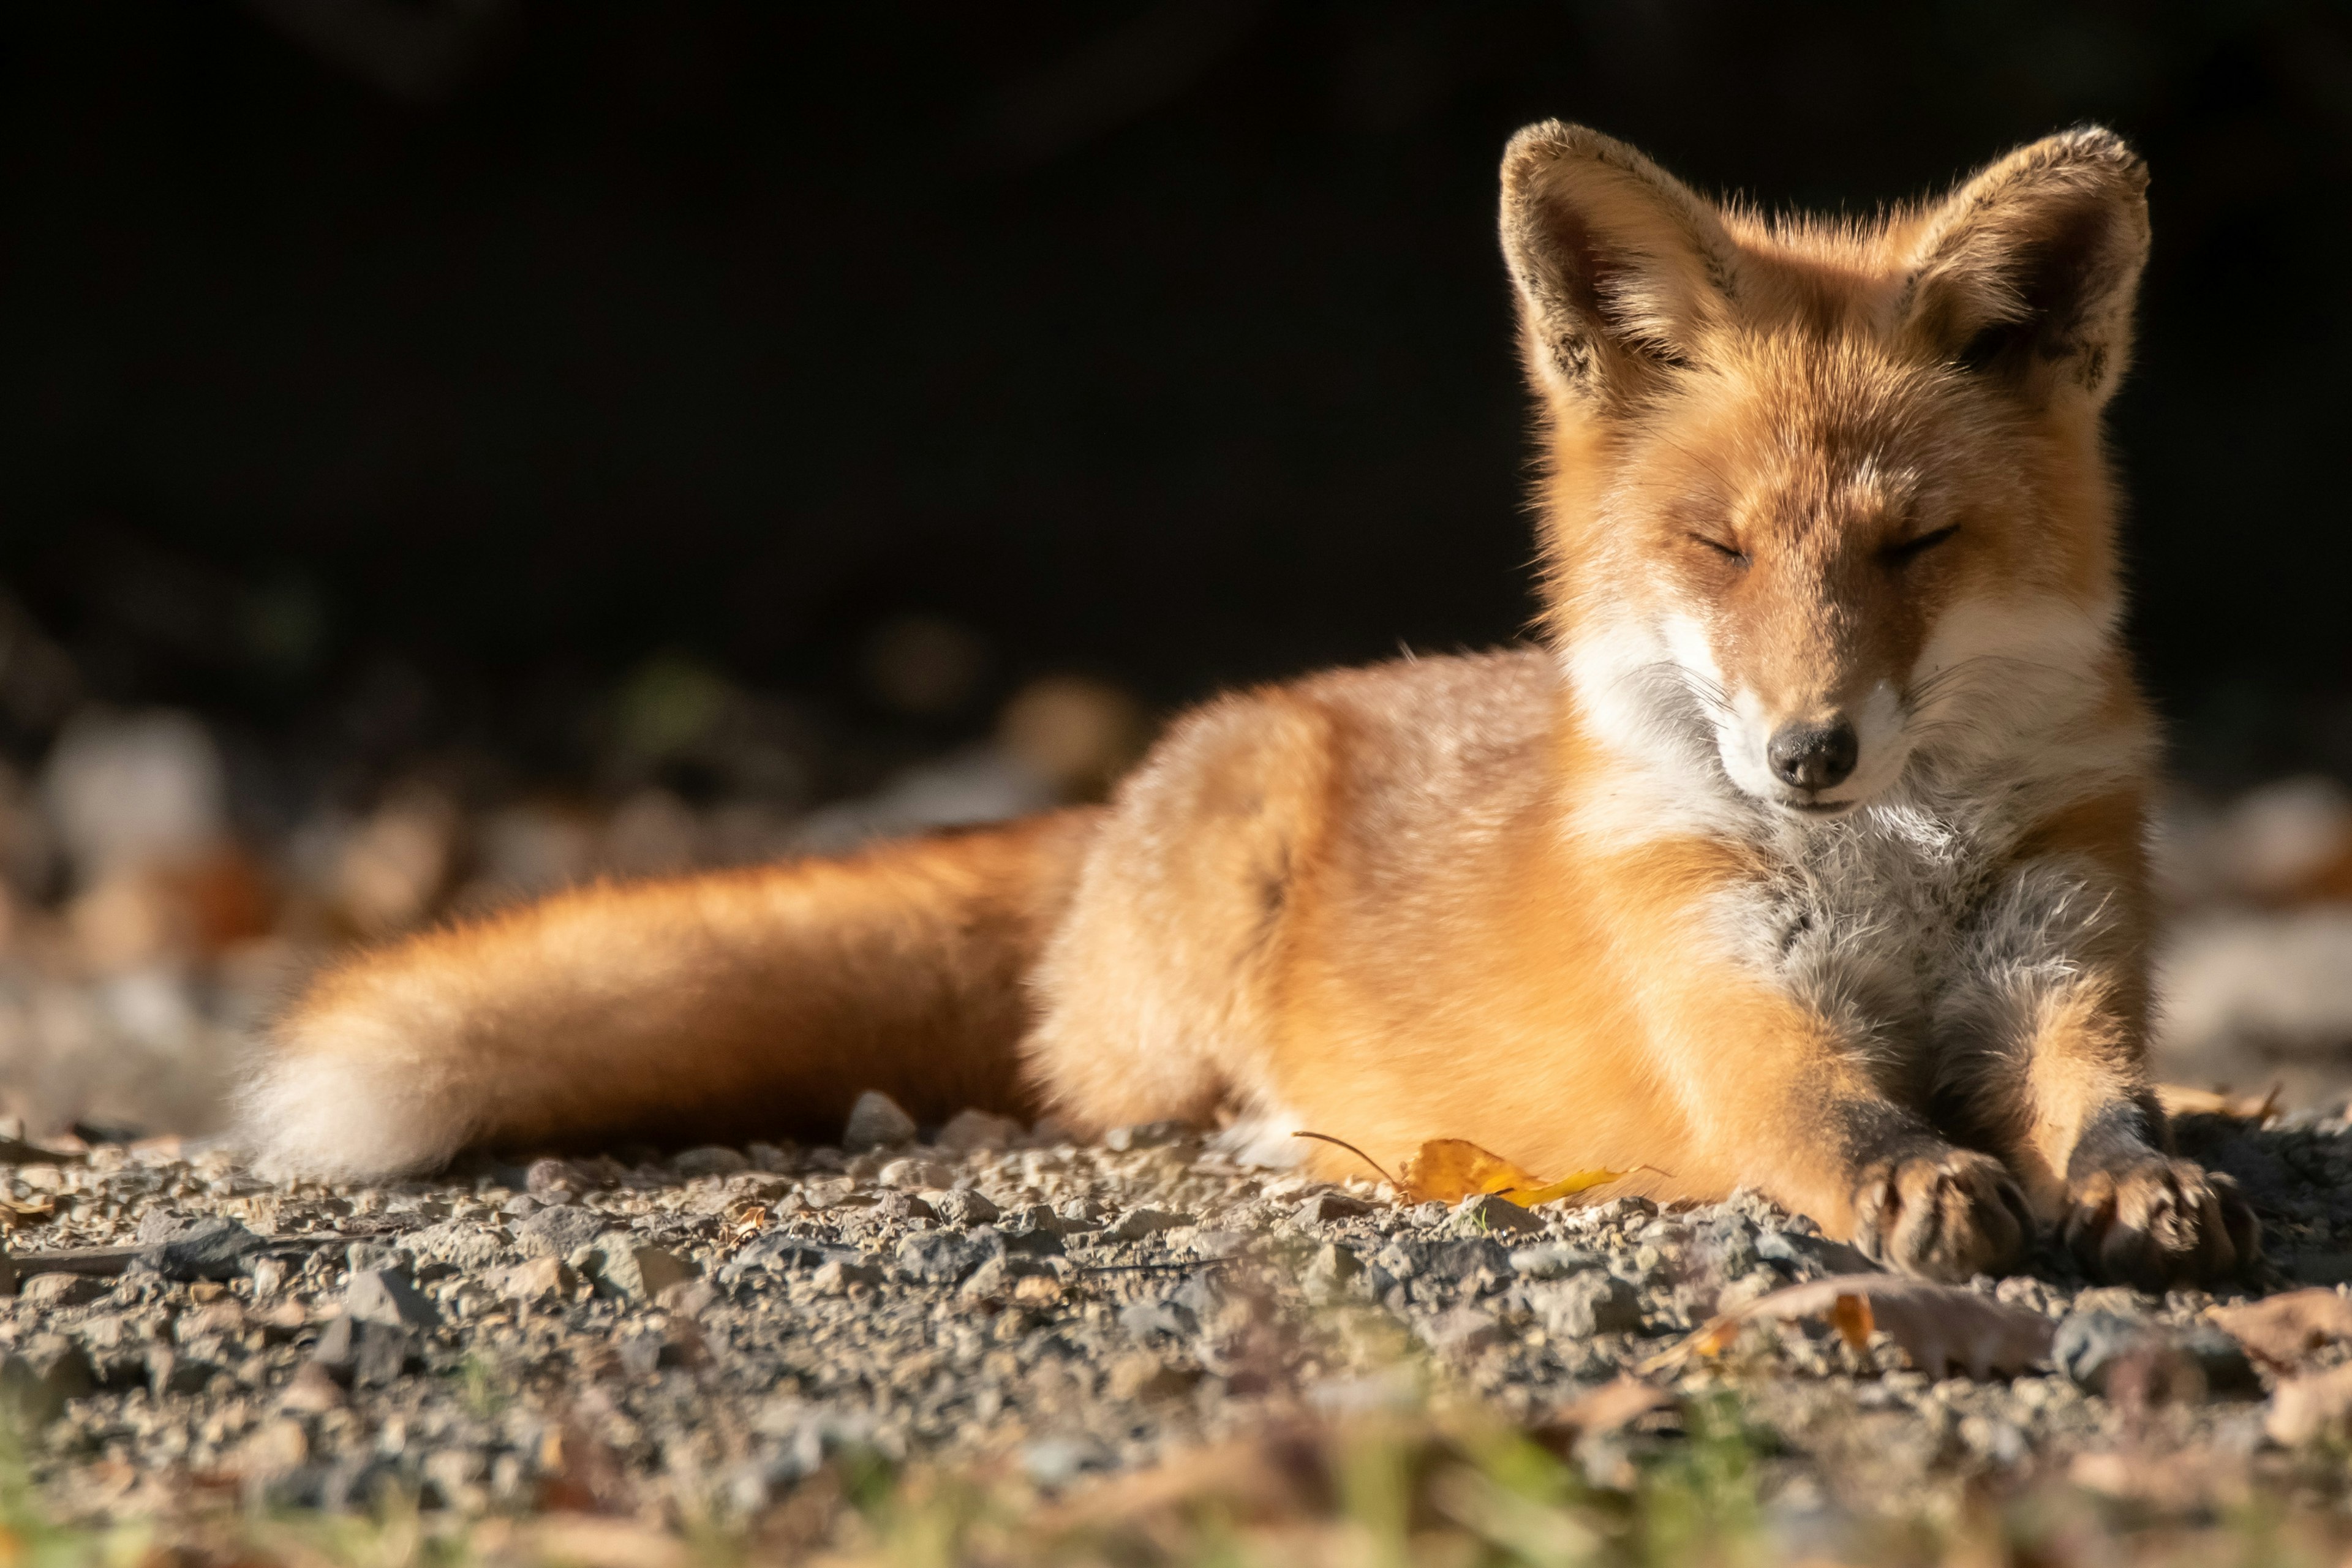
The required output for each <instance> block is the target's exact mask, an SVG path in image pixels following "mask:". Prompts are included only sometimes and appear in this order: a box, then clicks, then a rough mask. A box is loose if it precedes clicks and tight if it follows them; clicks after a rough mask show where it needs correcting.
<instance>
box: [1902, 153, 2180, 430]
mask: <svg viewBox="0 0 2352 1568" xmlns="http://www.w3.org/2000/svg"><path fill="white" fill-rule="evenodd" d="M1912 257H1913V267H1914V270H1913V273H1912V278H1911V289H1910V300H1909V306H1908V310H1909V320H1908V321H1907V323H1906V325H1907V327H1908V328H1909V330H1910V331H1913V332H1915V333H1916V334H1917V335H1918V337H1919V338H1920V339H1921V340H1922V341H1923V342H1924V343H1925V344H1926V345H1927V348H1928V349H1929V351H1930V352H1932V353H1937V354H1939V355H1941V356H1943V357H1945V358H1947V359H1948V360H1950V361H1952V362H1953V363H1958V364H1960V365H1963V366H1965V367H1967V368H1968V369H1969V370H1971V371H1974V372H1976V373H1978V374H1984V375H1990V376H1997V377H2000V378H2001V379H2002V380H2003V381H2005V382H2007V383H2008V384H2011V385H2012V386H2014V387H2015V388H2016V389H2017V390H2018V391H2020V392H2021V393H2022V394H2023V395H2026V396H2027V397H2029V398H2030V399H2032V401H2034V402H2037V403H2043V402H2047V401H2048V400H2049V399H2051V398H2052V397H2053V396H2058V395H2064V394H2067V393H2069V392H2072V393H2075V394H2079V395H2084V396H2087V397H2089V399H2090V400H2091V403H2092V405H2093V406H2094V407H2095V406H2097V405H2100V404H2103V403H2105V401H2106V399H2107V396H2108V395H2109V394H2111V393H2112V392H2114V390H2115V387H2116V382H2117V381H2119V380H2120V379H2121V378H2122V375H2123V372H2124V366H2125V364H2126V362H2127V361H2128V360H2129V358H2130V357H2131V314H2132V302H2133V300H2134V299H2135V297H2136V296H2137V292H2138V289H2139V274H2140V267H2141V264H2142V263H2144V262H2145V261H2146V260H2147V165H2146V164H2144V163H2141V162H2140V161H2139V159H2138V157H2137V155H2136V154H2134V153H2133V152H2132V150H2131V149H2130V148H2129V147H2127V146H2126V145H2125V144H2124V142H2123V139H2122V138H2121V137H2119V136H2117V135H2116V134H2115V133H2114V132H2110V131H2103V130H2100V129H2098V128H2096V127H2089V128H2085V129H2083V130H2079V131H2069V132H2065V133H2064V134H2063V135H2058V136H2051V137H2046V138H2044V139H2043V140H2042V141H2040V142H2034V143H2032V145H2031V146H2027V147H2021V148H2019V149H2018V150H2017V151H2016V152H2014V153H2011V154H2010V155H2009V156H2008V157H2006V158H2003V159H2002V160H2001V161H2000V162H1999V163H1995V164H1993V165H1992V166H1991V167H1990V168H1988V169H1985V170H1984V171H1983V172H1981V173H1980V174H1977V175H1975V176H1974V177H1973V178H1971V179H1969V180H1967V181H1964V182H1963V183H1962V184H1960V185H1959V186H1958V188H1957V189H1955V190H1954V191H1953V192H1952V194H1951V195H1949V196H1948V197H1946V198H1945V199H1944V201H1943V202H1942V204H1941V205H1938V206H1936V207H1934V208H1932V209H1930V210H1929V211H1928V212H1927V215H1926V216H1925V219H1924V223H1923V226H1922V229H1921V232H1920V236H1919V238H1918V240H1917V242H1916V246H1915V247H1914V249H1913V251H1912Z"/></svg>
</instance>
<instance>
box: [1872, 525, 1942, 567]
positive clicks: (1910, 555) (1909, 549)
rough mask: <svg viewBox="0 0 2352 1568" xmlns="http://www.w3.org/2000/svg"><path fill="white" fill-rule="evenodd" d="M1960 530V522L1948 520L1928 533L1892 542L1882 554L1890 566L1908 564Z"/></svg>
mask: <svg viewBox="0 0 2352 1568" xmlns="http://www.w3.org/2000/svg"><path fill="white" fill-rule="evenodd" d="M1959 531H1960V525H1959V524H1958V523H1957V522H1948V523H1946V524H1945V525H1944V526H1943V527H1941V528H1937V529H1932V530H1930V531H1927V532H1926V533H1922V534H1918V535H1916V537H1914V538H1910V539H1906V540H1905V541H1903V542H1902V543H1900V544H1890V545H1888V546H1887V547H1886V548H1885V550H1884V551H1883V552H1881V554H1883V555H1884V556H1885V560H1886V563H1887V564H1888V565H1890V566H1904V565H1908V564H1909V563H1912V562H1914V561H1916V560H1917V559H1918V558H1919V557H1920V556H1922V555H1925V554H1926V553H1927V552H1928V551H1930V550H1933V549H1934V548H1935V547H1936V546H1937V545H1938V544H1941V543H1943V542H1944V541H1946V540H1948V539H1949V538H1951V537H1952V535H1954V534H1956V533H1958V532H1959Z"/></svg>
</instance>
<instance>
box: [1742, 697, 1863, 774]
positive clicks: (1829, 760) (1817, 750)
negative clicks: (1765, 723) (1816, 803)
mask: <svg viewBox="0 0 2352 1568" xmlns="http://www.w3.org/2000/svg"><path fill="white" fill-rule="evenodd" d="M1861 754H1862V742H1861V740H1860V738H1859V737H1857V736H1856V735H1855V734H1854V732H1853V725H1852V724H1850V723H1848V722H1847V721H1846V719H1845V716H1844V715H1843V714H1840V715H1838V717H1836V718H1834V719H1832V720H1831V721H1829V722H1828V723H1826V724H1783V725H1781V726H1780V729H1779V730H1777V731H1774V732H1773V736H1772V741H1771V743H1770V744H1769V745H1768V746H1766V747H1765V748H1764V755H1765V757H1766V759H1767V760H1768V761H1769V762H1770V763H1771V764H1772V772H1773V773H1774V774H1775V775H1776V776H1778V777H1779V778H1780V782H1781V783H1783V784H1791V785H1793V786H1795V787H1796V788H1798V789H1830V788H1832V787H1833V786H1835V785H1837V784H1843V783H1844V782H1845V776H1846V774H1848V773H1852V772H1853V764H1854V760H1855V759H1856V758H1857V757H1859V756H1860V755H1861Z"/></svg>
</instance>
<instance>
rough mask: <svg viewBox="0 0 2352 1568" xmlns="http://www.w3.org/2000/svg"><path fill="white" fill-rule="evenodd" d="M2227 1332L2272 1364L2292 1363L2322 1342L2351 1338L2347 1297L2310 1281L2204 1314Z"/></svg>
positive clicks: (2350, 1309) (2351, 1317) (2351, 1320)
mask: <svg viewBox="0 0 2352 1568" xmlns="http://www.w3.org/2000/svg"><path fill="white" fill-rule="evenodd" d="M2206 1315H2207V1316H2208V1317H2210V1318H2211V1319H2212V1320H2213V1321H2215V1322H2216V1323H2219V1324H2220V1325H2221V1328H2222V1330H2223V1331H2225V1332H2227V1333H2228V1334H2229V1336H2230V1337H2231V1339H2233V1340H2235V1341H2237V1342H2239V1343H2240V1344H2242V1345H2243V1346H2245V1347H2246V1349H2247V1350H2249V1351H2251V1352H2252V1353H2253V1354H2254V1355H2256V1356H2258V1357H2260V1358H2261V1359H2262V1360H2263V1361H2266V1362H2268V1363H2270V1364H2271V1365H2273V1366H2275V1367H2291V1366H2294V1364H2295V1363H2298V1362H2300V1361H2302V1360H2303V1359H2304V1358H2305V1357H2306V1356H2308V1355H2309V1354H2310V1353H2311V1352H2314V1351H2315V1350H2317V1349H2318V1348H2319V1347H2320V1346H2322V1345H2325V1344H2330V1343H2334V1342H2339V1341H2347V1340H2352V1301H2347V1300H2345V1299H2344V1298H2343V1297H2341V1296H2339V1295H2337V1294H2336V1292H2335V1291H2333V1290H2330V1289H2326V1288H2325V1287H2322V1286H2317V1285H2315V1286H2313V1287H2311V1288H2310V1289H2305V1290H2289V1291H2287V1292H2286V1293H2285V1294H2284V1295H2280V1296H2270V1297H2266V1298H2264V1299H2263V1300H2260V1301H2241V1302H2239V1303H2238V1304H2236V1305H2235V1306H2230V1307H2216V1308H2214V1309H2213V1310H2211V1311H2210V1312H2209V1313H2207V1314H2206Z"/></svg>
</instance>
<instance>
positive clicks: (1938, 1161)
mask: <svg viewBox="0 0 2352 1568" xmlns="http://www.w3.org/2000/svg"><path fill="white" fill-rule="evenodd" d="M1853 1212H1854V1230H1853V1242H1854V1245H1855V1246H1856V1247H1861V1248H1862V1250H1863V1251H1864V1252H1866V1253H1868V1254H1869V1255H1870V1256H1871V1257H1873V1258H1876V1259H1878V1261H1879V1262H1881V1263H1884V1264H1885V1265H1886V1266H1887V1267H1888V1268H1899V1269H1901V1270H1902V1271H1903V1272H1904V1273H1906V1274H1916V1275H1919V1276H1920V1277H1922V1278H1923V1279H1943V1280H1949V1281H1954V1282H1957V1281H1959V1280H1963V1279H1969V1277H1970V1276H1972V1275H1977V1274H1999V1273H2002V1272H2004V1271H2006V1270H2007V1269H2008V1268H2010V1266H2011V1265H2012V1264H2014V1263H2015V1262H2016V1261H2017V1259H2018V1257H2019V1255H2020V1254H2021V1253H2022V1252H2023V1251H2024V1250H2025V1244H2026V1242H2027V1241H2028V1240H2029V1239H2031V1238H2032V1235H2033V1219H2032V1214H2031V1212H2030V1211H2029V1210H2028V1209H2027V1208H2026V1206H2025V1194H2022V1193H2021V1192H2019V1191H2018V1188H2017V1184H2016V1183H2015V1182H2014V1181H2012V1180H2011V1179H2010V1174H2009V1171H2008V1169H2007V1167H2005V1166H2003V1165H2002V1164H2001V1163H2000V1161H1998V1160H1996V1159H1994V1158H1993V1157H1992V1156H1991V1155H1990V1154H1979V1153H1974V1152H1970V1151H1969V1150H1966V1149H1939V1150H1937V1151H1935V1152H1929V1153H1921V1154H1913V1155H1910V1156H1907V1157H1906V1158H1903V1159H1896V1160H1881V1161H1879V1162H1878V1163H1876V1164H1874V1165H1869V1166H1865V1167H1864V1170H1863V1172H1862V1175H1861V1178H1860V1180H1858V1181H1857V1182H1856V1183H1855V1184H1854V1190H1853Z"/></svg>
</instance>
